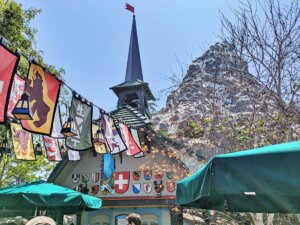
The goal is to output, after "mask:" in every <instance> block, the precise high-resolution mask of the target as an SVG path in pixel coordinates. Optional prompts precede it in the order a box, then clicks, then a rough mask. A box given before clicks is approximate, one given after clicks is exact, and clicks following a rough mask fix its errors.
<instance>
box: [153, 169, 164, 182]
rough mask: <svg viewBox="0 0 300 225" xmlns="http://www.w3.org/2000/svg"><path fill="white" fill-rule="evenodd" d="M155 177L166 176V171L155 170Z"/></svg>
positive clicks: (159, 178)
mask: <svg viewBox="0 0 300 225" xmlns="http://www.w3.org/2000/svg"><path fill="white" fill-rule="evenodd" d="M154 176H155V179H158V180H161V179H162V178H163V177H164V172H163V171H162V170H158V171H155V173H154Z"/></svg>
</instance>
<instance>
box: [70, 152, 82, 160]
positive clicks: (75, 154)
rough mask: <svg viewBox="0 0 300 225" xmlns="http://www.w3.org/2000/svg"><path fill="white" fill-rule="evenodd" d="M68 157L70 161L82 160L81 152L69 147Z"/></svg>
mask: <svg viewBox="0 0 300 225" xmlns="http://www.w3.org/2000/svg"><path fill="white" fill-rule="evenodd" d="M68 158H69V161H78V160H80V155H79V152H78V151H73V150H71V149H68Z"/></svg>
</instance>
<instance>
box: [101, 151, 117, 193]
mask: <svg viewBox="0 0 300 225" xmlns="http://www.w3.org/2000/svg"><path fill="white" fill-rule="evenodd" d="M114 171H115V160H114V157H113V156H112V155H111V154H110V153H107V154H104V155H103V175H102V179H101V193H105V192H106V193H107V192H109V193H110V194H113V193H114V190H113V187H114V179H113V174H114Z"/></svg>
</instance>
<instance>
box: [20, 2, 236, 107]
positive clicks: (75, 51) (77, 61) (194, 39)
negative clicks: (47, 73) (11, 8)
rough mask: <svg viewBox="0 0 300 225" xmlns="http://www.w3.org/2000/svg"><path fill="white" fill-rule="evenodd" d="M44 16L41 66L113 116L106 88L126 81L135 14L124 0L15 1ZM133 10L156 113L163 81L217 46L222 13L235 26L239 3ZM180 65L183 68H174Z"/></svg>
mask: <svg viewBox="0 0 300 225" xmlns="http://www.w3.org/2000/svg"><path fill="white" fill-rule="evenodd" d="M17 2H19V3H21V4H22V5H23V8H24V9H27V8H29V7H36V8H39V9H42V12H41V14H39V15H38V16H37V17H36V18H35V19H34V21H33V22H32V23H31V25H32V26H33V27H35V28H36V29H37V30H38V33H37V35H36V39H37V45H36V50H39V51H42V52H43V54H42V55H43V57H44V61H45V62H46V63H47V64H51V65H54V66H55V67H56V68H63V69H64V70H65V71H66V74H65V76H64V79H65V82H66V83H67V84H68V85H69V86H70V87H71V88H73V89H74V90H76V91H77V92H78V93H80V94H81V95H82V96H84V97H85V98H86V99H88V100H89V101H91V102H93V103H94V104H96V105H97V106H99V107H101V108H103V109H104V110H105V111H107V112H109V111H111V110H114V109H115V108H116V105H117V97H116V95H115V94H114V93H113V91H112V90H110V89H109V88H110V87H112V86H114V85H117V84H120V83H122V82H123V81H124V80H125V71H126V63H127V54H128V48H129V39H130V32H131V25H132V13H131V12H129V11H128V10H125V1H119V0H84V1H83V0H17ZM126 2H127V3H129V4H131V5H133V6H134V7H135V13H136V23H137V31H138V39H139V47H140V55H141V62H142V69H143V76H144V81H145V82H148V83H149V85H150V88H151V90H152V92H153V94H154V96H155V97H157V98H159V100H157V101H156V104H157V109H158V110H159V109H160V108H161V107H163V106H165V103H166V97H167V96H166V95H162V96H160V95H159V92H160V91H161V90H162V89H165V88H167V87H169V86H171V84H170V82H169V81H167V80H166V76H168V75H170V74H172V71H173V72H175V73H178V74H181V72H180V71H181V70H180V65H179V63H178V60H179V61H180V62H181V65H183V67H184V68H185V70H186V69H187V67H188V65H189V64H190V63H191V62H192V60H193V59H195V58H197V57H199V56H201V55H202V54H203V53H204V52H205V51H206V50H207V49H208V47H209V46H210V45H212V44H214V43H215V42H217V41H219V38H218V34H219V33H220V27H221V23H220V11H222V12H223V13H224V14H225V15H226V16H228V17H229V18H231V16H232V12H231V9H233V8H235V7H237V6H238V0H186V1H183V0H163V1H162V0H151V1H150V0H128V1H126ZM177 59H178V60H177Z"/></svg>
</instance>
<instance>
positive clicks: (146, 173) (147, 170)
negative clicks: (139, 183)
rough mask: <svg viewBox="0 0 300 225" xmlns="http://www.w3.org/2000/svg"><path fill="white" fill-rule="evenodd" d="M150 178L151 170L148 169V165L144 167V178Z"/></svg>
mask: <svg viewBox="0 0 300 225" xmlns="http://www.w3.org/2000/svg"><path fill="white" fill-rule="evenodd" d="M151 178H152V170H151V169H150V166H146V167H145V169H144V179H145V180H151Z"/></svg>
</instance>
